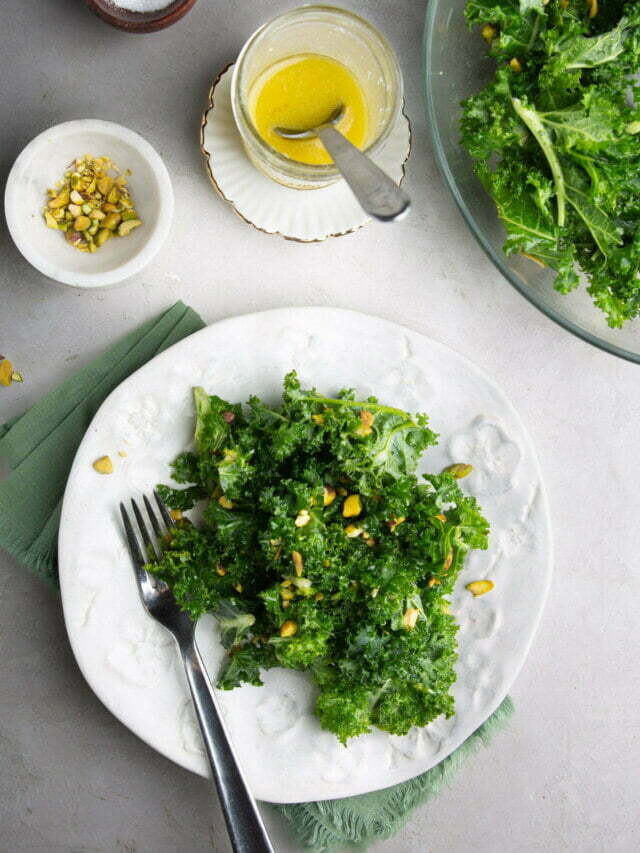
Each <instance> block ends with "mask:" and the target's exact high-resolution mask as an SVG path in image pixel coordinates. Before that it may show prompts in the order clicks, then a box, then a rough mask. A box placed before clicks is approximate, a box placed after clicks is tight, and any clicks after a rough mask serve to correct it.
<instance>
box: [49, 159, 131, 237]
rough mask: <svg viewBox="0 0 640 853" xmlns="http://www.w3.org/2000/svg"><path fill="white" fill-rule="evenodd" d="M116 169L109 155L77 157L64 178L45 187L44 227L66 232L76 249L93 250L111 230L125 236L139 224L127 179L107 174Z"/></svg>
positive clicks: (111, 232)
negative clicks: (49, 187) (51, 185)
mask: <svg viewBox="0 0 640 853" xmlns="http://www.w3.org/2000/svg"><path fill="white" fill-rule="evenodd" d="M118 171H119V170H118V167H117V166H116V165H115V163H113V161H112V160H111V159H110V158H109V157H93V156H91V155H89V154H85V155H84V157H78V158H76V159H75V160H74V161H73V163H72V165H71V166H70V167H69V168H68V169H67V170H66V171H65V172H64V179H63V180H61V181H58V182H57V184H56V186H55V188H51V189H48V190H47V202H46V207H45V209H44V211H43V215H44V220H45V224H46V225H47V227H49V228H52V229H53V230H57V231H63V232H66V239H67V242H68V243H69V245H71V246H73V247H74V248H76V249H78V251H80V252H95V251H97V250H98V249H99V248H100V247H101V246H103V245H104V244H105V243H106V242H107V240H109V238H110V237H111V236H113V234H114V232H115V234H117V236H118V237H126V236H127V235H128V234H130V233H131V231H133V230H134V229H135V228H138V227H139V226H140V225H142V221H141V220H140V218H139V216H138V213H137V212H136V209H135V205H134V204H133V201H132V199H131V194H130V191H129V189H128V187H127V179H126V178H125V177H124V176H123V175H117V174H116V177H114V176H113V174H110V173H114V172H115V173H117V172H118ZM127 174H130V172H127ZM98 223H101V224H100V225H98ZM94 237H95V240H94V239H93V238H94Z"/></svg>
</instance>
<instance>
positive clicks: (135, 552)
mask: <svg viewBox="0 0 640 853" xmlns="http://www.w3.org/2000/svg"><path fill="white" fill-rule="evenodd" d="M120 514H121V515H122V521H123V524H124V530H125V533H126V535H127V544H128V545H129V551H130V553H131V559H132V560H133V565H134V566H135V567H136V569H141V568H142V567H143V566H144V564H145V563H146V560H145V559H144V557H143V556H142V552H141V551H140V545H139V544H138V539H137V538H136V534H135V533H134V532H133V526H132V524H131V519H130V518H129V514H128V512H127V511H126V509H125V507H124V504H123V503H121V504H120Z"/></svg>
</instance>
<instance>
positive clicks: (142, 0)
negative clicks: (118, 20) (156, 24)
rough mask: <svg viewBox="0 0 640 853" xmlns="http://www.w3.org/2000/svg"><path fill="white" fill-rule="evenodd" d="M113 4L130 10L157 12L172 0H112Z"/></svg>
mask: <svg viewBox="0 0 640 853" xmlns="http://www.w3.org/2000/svg"><path fill="white" fill-rule="evenodd" d="M110 2H111V5H112V6H116V7H117V8H118V9H126V10H127V11H128V12H157V11H158V10H159V9H165V8H166V7H167V6H168V5H169V3H170V2H171V0H110Z"/></svg>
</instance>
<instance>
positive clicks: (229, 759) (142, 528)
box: [120, 492, 273, 853]
mask: <svg viewBox="0 0 640 853" xmlns="http://www.w3.org/2000/svg"><path fill="white" fill-rule="evenodd" d="M153 494H154V498H155V502H156V506H157V509H158V513H159V519H160V520H159V519H158V515H156V512H155V510H154V508H153V505H152V503H151V501H150V500H149V499H148V498H147V496H146V495H144V496H143V500H144V505H145V507H146V510H147V514H148V517H149V521H150V522H151V527H152V529H153V533H154V534H155V541H154V538H153V537H152V536H150V534H149V529H148V527H147V524H146V522H145V520H144V517H143V514H142V512H141V510H140V508H139V507H138V505H137V503H136V502H135V501H134V500H133V499H132V501H131V506H132V508H133V514H134V516H135V521H136V523H137V528H138V533H137V534H136V531H135V529H134V525H133V524H132V523H131V519H130V518H129V514H128V513H127V510H126V509H125V506H124V504H122V503H121V504H120V512H121V514H122V521H123V522H124V529H125V532H126V535H127V542H128V544H129V551H130V552H131V559H132V560H133V566H134V569H135V577H136V581H137V582H138V589H139V590H140V597H141V599H142V603H143V605H144V606H145V608H146V611H147V613H148V614H149V615H150V616H152V617H153V618H154V619H156V620H157V621H158V622H159V623H160V624H161V625H162V626H163V627H164V628H166V629H167V631H169V632H170V633H171V634H172V635H173V638H174V639H175V641H176V643H177V645H178V649H179V650H180V655H181V657H182V662H183V664H184V668H185V672H186V674H187V681H188V683H189V689H190V690H191V698H192V699H193V704H194V707H195V710H196V716H197V717H198V722H199V724H200V731H201V733H202V740H203V741H204V745H205V749H206V752H207V757H208V758H209V764H210V765H211V773H212V775H213V779H214V781H215V783H216V788H217V790H218V796H219V797H220V803H221V805H222V811H223V814H224V819H225V822H226V824H227V832H228V833H229V838H230V840H231V846H232V848H233V850H234V851H235V853H273V847H272V846H271V842H270V841H269V836H268V835H267V831H266V829H265V827H264V823H263V822H262V817H261V816H260V812H259V811H258V808H257V806H256V802H255V800H254V799H253V797H252V796H251V793H250V792H249V789H248V787H247V783H246V781H245V779H244V777H243V775H242V771H241V769H240V767H239V766H238V761H237V759H236V756H235V754H234V752H233V747H232V746H231V743H230V741H229V737H228V735H227V732H226V729H225V726H224V723H223V721H222V717H221V714H220V709H219V707H218V703H217V700H216V697H215V694H214V692H213V689H212V687H211V683H210V681H209V678H208V676H207V673H206V670H205V668H204V664H203V662H202V658H201V657H200V652H199V651H198V647H197V645H196V641H195V627H196V623H195V622H194V621H193V620H192V619H191V618H190V617H189V616H188V615H187V614H186V613H184V612H183V611H182V610H180V608H179V607H178V604H177V602H176V600H175V598H174V596H173V593H172V592H171V590H170V589H169V587H168V586H167V584H166V583H164V582H163V581H160V580H157V579H156V578H154V577H153V575H151V574H149V572H147V571H146V570H145V565H146V564H147V563H148V562H149V560H148V559H147V558H146V557H147V555H149V557H151V556H152V555H153V554H156V555H157V556H160V553H161V540H162V537H163V536H164V535H166V533H167V532H168V530H169V529H170V528H171V527H173V526H174V525H173V521H172V519H171V516H170V514H169V511H168V510H167V508H166V506H165V505H164V504H163V503H162V501H161V500H160V496H159V495H158V493H157V492H154V493H153ZM138 535H139V537H140V539H141V541H142V545H143V548H142V549H141V547H140V540H139V539H138Z"/></svg>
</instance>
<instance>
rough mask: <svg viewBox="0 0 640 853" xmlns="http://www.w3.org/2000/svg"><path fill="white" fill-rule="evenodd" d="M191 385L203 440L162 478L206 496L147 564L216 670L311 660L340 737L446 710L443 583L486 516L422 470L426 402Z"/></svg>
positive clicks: (449, 671) (428, 435) (223, 678)
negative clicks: (272, 402) (203, 627)
mask: <svg viewBox="0 0 640 853" xmlns="http://www.w3.org/2000/svg"><path fill="white" fill-rule="evenodd" d="M538 191H539V195H540V204H541V205H542V206H543V207H544V205H545V203H546V201H545V199H544V197H545V195H546V193H545V187H544V184H543V183H542V182H540V184H539V187H538ZM532 204H533V202H532ZM539 215H540V216H543V214H542V213H541V212H540V213H539ZM543 218H544V217H543ZM194 399H195V406H196V446H197V451H196V452H195V453H184V454H181V455H180V456H179V457H178V458H177V459H176V461H175V463H174V466H173V471H174V476H175V479H176V480H177V481H179V482H180V483H182V484H190V485H187V487H186V488H183V489H182V490H177V489H171V488H169V487H161V494H162V495H163V497H165V499H166V500H167V501H168V502H170V503H171V505H172V506H174V507H181V508H188V506H189V505H190V504H191V502H192V501H193V500H196V499H199V498H200V497H205V500H206V505H205V506H204V509H203V511H202V522H201V524H200V526H197V527H196V526H195V525H194V524H192V523H191V521H190V520H188V519H187V518H182V519H180V520H178V521H176V524H175V528H173V529H172V530H171V531H170V533H169V535H168V536H167V537H166V539H165V541H164V542H163V554H162V557H161V558H160V559H159V560H157V561H155V562H153V563H152V564H150V566H149V569H150V570H151V571H152V572H153V573H154V574H155V575H157V576H158V577H160V578H162V579H164V580H165V581H166V582H167V583H168V584H169V585H170V587H171V589H172V590H173V593H174V595H175V597H176V600H177V602H178V604H179V605H180V607H181V608H183V609H184V610H186V611H187V612H188V613H189V614H190V615H191V616H192V617H193V618H194V619H197V618H198V617H199V616H200V615H201V614H203V613H207V612H208V613H212V614H213V615H214V617H215V618H216V620H217V622H218V625H219V628H220V632H221V640H222V645H223V646H224V647H225V648H226V649H227V651H228V655H227V659H226V662H225V665H224V669H223V671H222V673H221V674H220V676H219V679H218V684H219V686H220V687H221V688H224V689H232V688H235V687H238V686H239V685H241V684H254V685H259V684H261V683H262V682H261V674H260V673H261V669H266V668H269V667H274V666H280V667H286V668H290V669H296V670H301V671H304V672H307V673H308V675H309V677H310V678H311V679H312V680H313V682H314V683H315V684H316V686H317V687H318V689H319V694H318V699H317V704H316V713H317V715H318V718H319V719H320V722H321V724H322V725H323V726H324V727H325V728H327V729H328V730H330V731H332V732H334V733H335V734H336V736H337V737H338V738H339V739H340V740H341V741H342V742H346V741H347V740H348V739H349V738H351V737H355V736H356V735H358V734H361V733H363V732H366V731H369V730H370V729H371V728H373V727H378V728H382V729H385V730H387V731H389V732H394V733H404V732H406V731H408V729H409V728H410V727H411V726H412V725H426V723H428V722H430V721H431V720H432V719H435V717H437V716H438V715H439V714H442V713H444V714H451V713H452V712H453V699H452V697H451V694H450V688H451V685H452V684H453V682H454V681H455V671H454V669H453V665H454V662H455V659H456V624H455V621H454V619H453V617H452V616H450V615H449V614H448V612H447V599H446V598H445V596H447V595H449V594H450V593H451V592H452V590H453V587H454V584H455V582H456V578H457V576H458V574H459V572H460V570H461V568H462V566H463V563H464V560H465V557H466V555H467V553H468V551H469V550H470V549H472V548H486V547H487V536H488V524H487V521H486V519H485V518H484V517H483V516H482V513H481V511H480V508H479V507H478V505H477V503H476V501H475V500H474V499H473V498H472V497H469V496H467V495H465V494H464V493H463V492H462V490H461V488H460V485H459V484H458V482H457V481H456V480H455V479H454V477H453V476H452V475H451V474H450V473H444V474H437V475H436V474H430V475H426V476H425V477H424V478H423V479H421V480H418V478H417V476H416V470H417V466H418V463H419V460H420V456H421V453H422V451H423V450H424V449H425V448H427V447H428V446H430V445H432V444H434V443H435V441H436V435H435V433H433V432H432V431H431V429H429V427H428V425H427V419H426V416H424V415H416V416H411V415H409V414H408V413H406V412H404V411H402V410H400V409H397V408H394V407H392V406H388V405H385V404H382V403H380V402H378V400H376V399H375V398H373V397H369V398H368V399H366V400H356V398H355V396H354V394H353V392H351V391H349V390H344V391H341V392H340V393H339V394H338V395H337V396H336V397H326V396H323V395H321V394H319V393H318V392H317V391H316V390H314V389H311V390H308V389H303V388H302V387H301V385H300V383H299V381H298V379H297V377H296V375H295V374H294V373H291V374H289V375H288V376H287V377H286V378H285V387H284V394H283V399H282V405H281V406H280V407H278V408H276V407H272V406H269V405H267V404H265V403H263V402H261V401H260V400H258V399H257V398H252V399H251V400H250V401H249V404H248V406H247V407H246V408H245V409H243V408H242V407H240V406H238V405H231V404H230V403H228V402H227V401H225V400H222V399H220V398H218V397H215V396H209V395H207V394H205V392H203V391H202V389H196V390H195V393H194ZM348 499H351V503H350V504H348V503H347V501H348ZM349 506H352V507H353V509H352V510H348V507H349ZM352 512H353V513H354V514H352Z"/></svg>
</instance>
